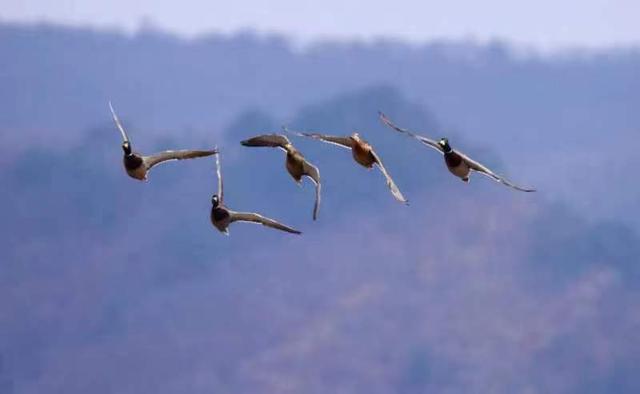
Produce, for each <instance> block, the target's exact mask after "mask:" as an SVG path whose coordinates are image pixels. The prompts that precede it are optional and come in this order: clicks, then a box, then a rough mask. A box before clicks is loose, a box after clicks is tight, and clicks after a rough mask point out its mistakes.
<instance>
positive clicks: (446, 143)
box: [438, 137, 452, 153]
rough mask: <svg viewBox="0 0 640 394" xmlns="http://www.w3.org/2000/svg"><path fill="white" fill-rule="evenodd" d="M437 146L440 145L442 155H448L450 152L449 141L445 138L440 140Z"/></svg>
mask: <svg viewBox="0 0 640 394" xmlns="http://www.w3.org/2000/svg"><path fill="white" fill-rule="evenodd" d="M438 145H440V147H441V148H442V150H443V151H444V153H449V152H451V151H452V149H451V146H450V145H449V140H448V139H447V138H444V137H442V138H440V141H438Z"/></svg>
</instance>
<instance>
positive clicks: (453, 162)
mask: <svg viewBox="0 0 640 394" xmlns="http://www.w3.org/2000/svg"><path fill="white" fill-rule="evenodd" d="M379 115H380V120H381V121H382V123H384V124H385V125H387V126H389V127H390V128H392V129H394V130H396V131H398V132H400V133H404V134H407V135H409V136H411V137H413V138H415V139H417V140H418V141H420V142H422V143H423V144H425V145H426V146H428V147H430V148H433V149H435V150H437V151H438V152H440V153H442V154H443V155H444V162H445V164H446V165H447V168H448V169H449V171H450V172H451V173H452V174H453V175H455V176H457V177H458V178H460V179H462V180H463V181H464V182H469V176H470V174H471V171H476V172H478V173H480V174H482V175H485V176H487V177H489V178H491V179H493V180H494V181H496V182H498V183H502V184H503V185H505V186H509V187H511V188H513V189H515V190H519V191H521V192H535V189H528V188H524V187H520V186H518V185H516V184H514V183H512V182H511V181H509V180H508V179H506V178H505V177H503V176H500V175H498V174H496V173H495V172H493V171H491V170H490V169H489V168H488V167H486V166H484V165H482V164H480V163H478V162H477V161H475V160H472V159H471V158H469V157H468V156H467V155H465V154H464V153H462V152H459V151H457V150H454V149H452V148H451V145H449V140H448V139H447V138H441V139H440V140H439V141H437V142H436V141H434V140H432V139H430V138H427V137H423V136H421V135H417V134H414V133H413V132H411V131H409V130H407V129H403V128H400V127H398V126H396V125H395V124H394V123H393V122H391V120H390V119H389V118H388V117H387V116H386V115H385V114H383V113H382V112H379Z"/></svg>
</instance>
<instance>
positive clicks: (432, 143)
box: [378, 111, 444, 153]
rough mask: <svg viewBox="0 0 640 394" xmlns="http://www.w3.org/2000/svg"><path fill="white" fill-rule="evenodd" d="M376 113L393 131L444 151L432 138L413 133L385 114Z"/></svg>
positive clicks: (441, 151)
mask: <svg viewBox="0 0 640 394" xmlns="http://www.w3.org/2000/svg"><path fill="white" fill-rule="evenodd" d="M378 115H379V118H380V121H382V123H384V124H385V125H387V126H389V127H391V128H392V129H394V130H395V131H398V132H400V133H403V134H407V135H408V136H411V137H413V138H415V139H417V140H418V141H420V142H422V143H423V144H425V145H427V146H428V147H430V148H433V149H435V150H437V151H438V152H440V153H444V151H443V150H442V147H441V146H440V145H439V144H438V143H437V142H436V141H434V140H432V139H430V138H427V137H423V136H421V135H418V134H415V133H413V132H411V131H409V130H407V129H403V128H401V127H398V126H396V125H395V124H394V123H393V122H392V121H391V119H389V118H387V116H386V115H385V114H384V113H382V112H381V111H378Z"/></svg>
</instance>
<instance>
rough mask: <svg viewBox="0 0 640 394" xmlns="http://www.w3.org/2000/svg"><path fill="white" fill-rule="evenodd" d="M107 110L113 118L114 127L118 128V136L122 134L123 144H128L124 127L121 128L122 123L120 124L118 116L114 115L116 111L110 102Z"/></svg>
mask: <svg viewBox="0 0 640 394" xmlns="http://www.w3.org/2000/svg"><path fill="white" fill-rule="evenodd" d="M109 109H110V110H111V117H112V118H113V121H114V123H115V124H116V127H117V128H118V130H120V134H122V140H123V142H130V141H129V136H128V135H127V132H126V131H124V127H122V123H120V119H119V118H118V115H116V111H114V109H113V105H111V101H109Z"/></svg>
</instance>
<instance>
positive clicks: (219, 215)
mask: <svg viewBox="0 0 640 394" xmlns="http://www.w3.org/2000/svg"><path fill="white" fill-rule="evenodd" d="M216 174H217V175H218V194H214V195H213V196H212V197H211V224H213V226H214V227H215V228H217V229H218V230H219V231H220V232H221V233H224V234H226V235H229V225H230V224H231V223H233V222H250V223H258V224H262V225H263V226H267V227H271V228H275V229H277V230H281V231H286V232H288V233H292V234H301V232H300V231H298V230H295V229H293V228H291V227H288V226H285V225H284V224H281V223H278V222H276V221H275V220H273V219H269V218H266V217H264V216H262V215H259V214H257V213H250V212H235V211H232V210H230V209H229V208H227V206H225V205H224V186H223V182H222V170H221V169H220V155H219V154H218V155H216Z"/></svg>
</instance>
